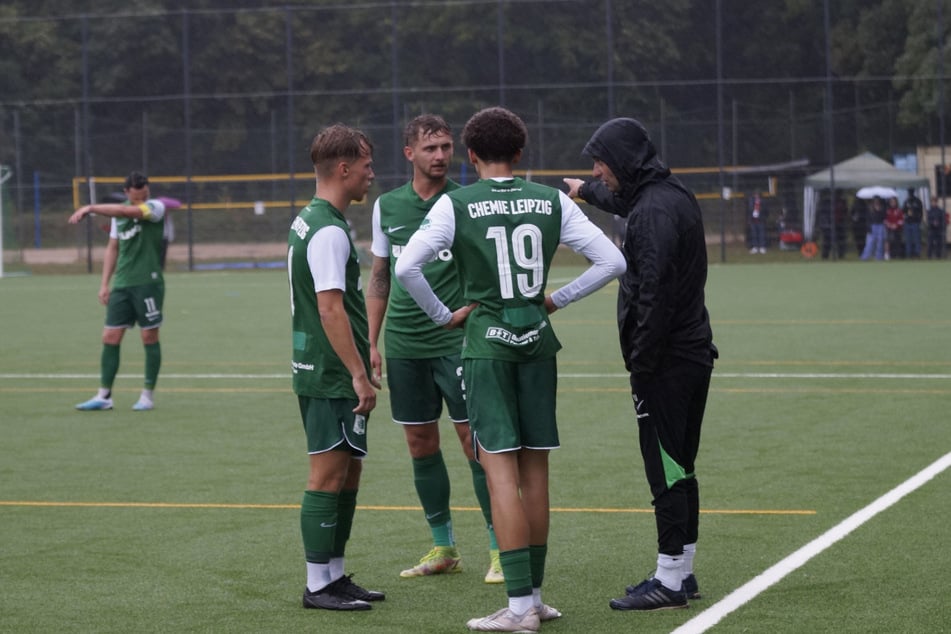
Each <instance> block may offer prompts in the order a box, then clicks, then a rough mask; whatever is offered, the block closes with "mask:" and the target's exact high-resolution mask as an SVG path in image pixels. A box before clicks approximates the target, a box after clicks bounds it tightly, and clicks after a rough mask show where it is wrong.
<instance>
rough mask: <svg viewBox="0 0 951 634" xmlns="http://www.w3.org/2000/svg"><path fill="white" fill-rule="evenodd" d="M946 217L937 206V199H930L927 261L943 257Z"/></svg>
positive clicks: (942, 210) (933, 197) (934, 197)
mask: <svg viewBox="0 0 951 634" xmlns="http://www.w3.org/2000/svg"><path fill="white" fill-rule="evenodd" d="M946 221H947V216H946V215H945V213H944V209H942V208H941V207H939V206H938V198H937V197H936V196H932V197H931V206H930V207H928V220H927V222H928V259H929V260H932V259H937V258H943V257H944V241H945V231H946V229H945V227H946V224H945V223H946Z"/></svg>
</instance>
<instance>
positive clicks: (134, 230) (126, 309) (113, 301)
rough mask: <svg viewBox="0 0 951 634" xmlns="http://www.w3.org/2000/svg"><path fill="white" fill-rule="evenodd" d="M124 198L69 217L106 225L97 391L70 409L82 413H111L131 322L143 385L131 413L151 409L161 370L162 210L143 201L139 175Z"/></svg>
mask: <svg viewBox="0 0 951 634" xmlns="http://www.w3.org/2000/svg"><path fill="white" fill-rule="evenodd" d="M124 192H125V196H126V199H127V200H126V202H123V203H102V204H95V205H85V206H83V207H80V208H79V209H77V210H76V211H75V212H74V213H73V214H72V215H71V216H70V217H69V222H70V224H77V223H79V222H80V221H81V220H82V219H83V218H85V217H87V216H88V215H89V214H98V215H100V216H108V217H110V218H111V219H112V220H111V225H110V229H109V243H108V244H107V245H106V253H105V256H104V258H103V262H102V282H101V283H100V285H99V302H100V303H101V304H103V305H105V306H106V323H105V327H104V328H103V330H102V355H101V357H100V383H99V391H98V392H97V393H96V395H95V396H94V397H92V398H91V399H89V400H88V401H85V402H83V403H79V404H78V405H76V409H78V410H82V411H94V410H110V409H112V385H113V383H114V382H115V379H116V374H117V373H118V372H119V347H120V346H121V345H122V337H123V335H125V331H126V330H127V329H128V328H133V327H134V326H135V324H136V322H138V324H139V328H140V329H141V332H142V345H143V346H145V381H144V383H143V387H142V393H141V395H140V396H139V400H138V401H136V403H135V405H133V406H132V409H133V410H135V411H137V412H142V411H147V410H150V409H153V408H154V407H155V405H154V401H153V398H152V397H153V390H155V384H156V382H157V381H158V375H159V368H160V367H161V365H162V348H161V345H160V344H159V327H160V326H161V325H162V304H163V301H164V299H165V280H164V278H163V277H162V265H161V253H162V230H163V225H164V222H165V205H164V204H163V203H162V201H160V200H157V199H153V198H149V179H148V177H146V176H145V174H142V173H140V172H132V173H131V174H129V176H128V177H126V179H125V189H124ZM110 282H111V288H110Z"/></svg>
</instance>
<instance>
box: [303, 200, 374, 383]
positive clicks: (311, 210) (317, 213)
mask: <svg viewBox="0 0 951 634" xmlns="http://www.w3.org/2000/svg"><path fill="white" fill-rule="evenodd" d="M287 273H288V277H289V280H290V290H291V324H292V330H293V332H292V342H293V352H292V357H291V371H292V372H293V376H294V380H293V385H294V392H295V393H297V394H298V395H300V396H309V397H313V398H326V399H331V398H347V399H356V398H357V395H356V392H355V391H354V389H353V377H351V375H350V372H349V371H348V370H347V368H346V366H345V365H344V364H343V362H342V361H341V360H340V357H338V356H337V353H336V352H334V349H333V346H331V345H330V341H329V339H328V338H327V334H326V333H325V332H324V329H323V326H322V325H321V322H320V314H319V313H318V311H317V292H319V291H324V290H331V289H339V290H341V291H343V305H344V309H345V310H346V312H347V317H348V318H349V320H350V328H351V330H352V332H353V340H354V342H355V343H356V346H357V350H358V352H359V353H360V356H361V357H362V358H363V363H364V365H365V366H366V368H367V374H369V373H370V341H369V335H368V331H369V327H368V325H367V309H366V303H365V301H364V298H363V288H362V285H361V280H360V258H359V256H358V252H357V249H356V247H354V244H353V240H352V239H351V238H350V229H349V227H348V226H347V221H346V220H344V217H343V214H341V213H340V212H339V211H338V210H337V209H335V208H334V207H333V206H332V205H331V204H330V203H328V202H327V201H326V200H322V199H319V198H314V199H313V200H311V201H310V204H309V205H307V206H306V207H304V209H302V210H301V212H300V214H298V216H297V218H295V219H294V222H293V223H292V224H291V229H290V232H289V233H288V237H287Z"/></svg>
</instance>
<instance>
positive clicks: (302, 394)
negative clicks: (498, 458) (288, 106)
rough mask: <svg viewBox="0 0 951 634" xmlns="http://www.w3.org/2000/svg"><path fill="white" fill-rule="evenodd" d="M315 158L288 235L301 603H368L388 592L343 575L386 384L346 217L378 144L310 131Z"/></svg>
mask: <svg viewBox="0 0 951 634" xmlns="http://www.w3.org/2000/svg"><path fill="white" fill-rule="evenodd" d="M310 157H311V161H312V162H313V164H314V172H315V176H316V179H317V190H316V193H315V194H314V198H313V199H312V200H311V201H310V203H309V204H308V205H307V206H306V207H304V208H303V209H302V210H301V212H300V213H299V214H298V215H297V217H296V218H295V219H294V221H293V222H292V223H291V228H290V231H289V232H288V237H287V244H288V247H287V273H288V276H289V278H290V291H291V298H290V299H291V324H292V337H291V341H292V356H291V370H292V372H293V388H294V393H295V394H297V403H298V407H299V409H300V416H301V422H302V423H303V426H304V433H305V436H306V439H307V454H308V459H309V466H310V470H309V474H308V477H307V488H306V490H305V491H304V497H303V500H302V501H301V507H300V528H301V537H302V540H303V544H304V558H305V561H306V570H307V585H306V587H305V588H304V596H303V605H304V607H305V608H320V609H324V610H369V609H370V608H371V607H372V606H371V605H370V602H371V601H382V600H383V599H384V598H385V595H384V594H383V593H382V592H376V591H372V590H367V589H366V588H362V587H360V586H358V585H357V584H356V583H354V582H353V580H352V579H351V576H348V575H346V574H344V572H345V562H344V553H345V550H346V546H347V542H348V541H349V539H350V530H351V527H352V526H353V519H354V512H355V510H356V507H357V491H358V489H359V487H360V475H361V472H362V468H363V467H362V465H363V462H362V459H363V457H364V456H366V454H367V420H368V418H369V415H370V412H371V411H372V410H373V408H374V407H375V406H376V392H375V390H374V388H379V387H380V384H379V381H377V380H376V378H375V377H374V376H373V374H372V372H371V369H370V342H369V337H368V326H367V312H366V304H365V301H364V298H363V288H362V284H361V282H360V258H359V253H358V251H357V249H356V247H355V246H354V244H353V240H352V238H351V237H350V229H349V227H348V225H347V221H346V220H345V219H344V216H343V214H344V212H345V211H346V210H347V208H348V207H349V206H350V202H351V201H353V200H360V199H361V198H363V197H364V196H366V194H367V191H368V190H369V188H370V183H372V182H373V145H372V144H371V143H370V140H369V139H368V138H367V137H366V135H364V134H363V133H362V132H360V131H359V130H355V129H353V128H350V127H347V126H344V125H341V124H335V125H332V126H330V127H328V128H326V129H324V130H322V131H321V132H320V133H319V134H318V135H317V136H316V137H314V140H313V142H312V143H311V148H310Z"/></svg>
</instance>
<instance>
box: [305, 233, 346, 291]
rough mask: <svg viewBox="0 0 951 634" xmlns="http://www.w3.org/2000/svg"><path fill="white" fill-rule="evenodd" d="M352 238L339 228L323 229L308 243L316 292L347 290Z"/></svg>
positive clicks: (308, 259)
mask: <svg viewBox="0 0 951 634" xmlns="http://www.w3.org/2000/svg"><path fill="white" fill-rule="evenodd" d="M349 259H350V238H349V236H347V232H346V231H344V230H343V229H341V228H340V227H337V226H329V227H322V228H320V229H318V230H317V232H316V233H314V235H313V237H312V238H311V239H310V242H308V243H307V263H308V265H310V275H311V277H313V278H314V292H315V293H319V292H321V291H329V290H340V291H343V290H346V288H347V260H349Z"/></svg>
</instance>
